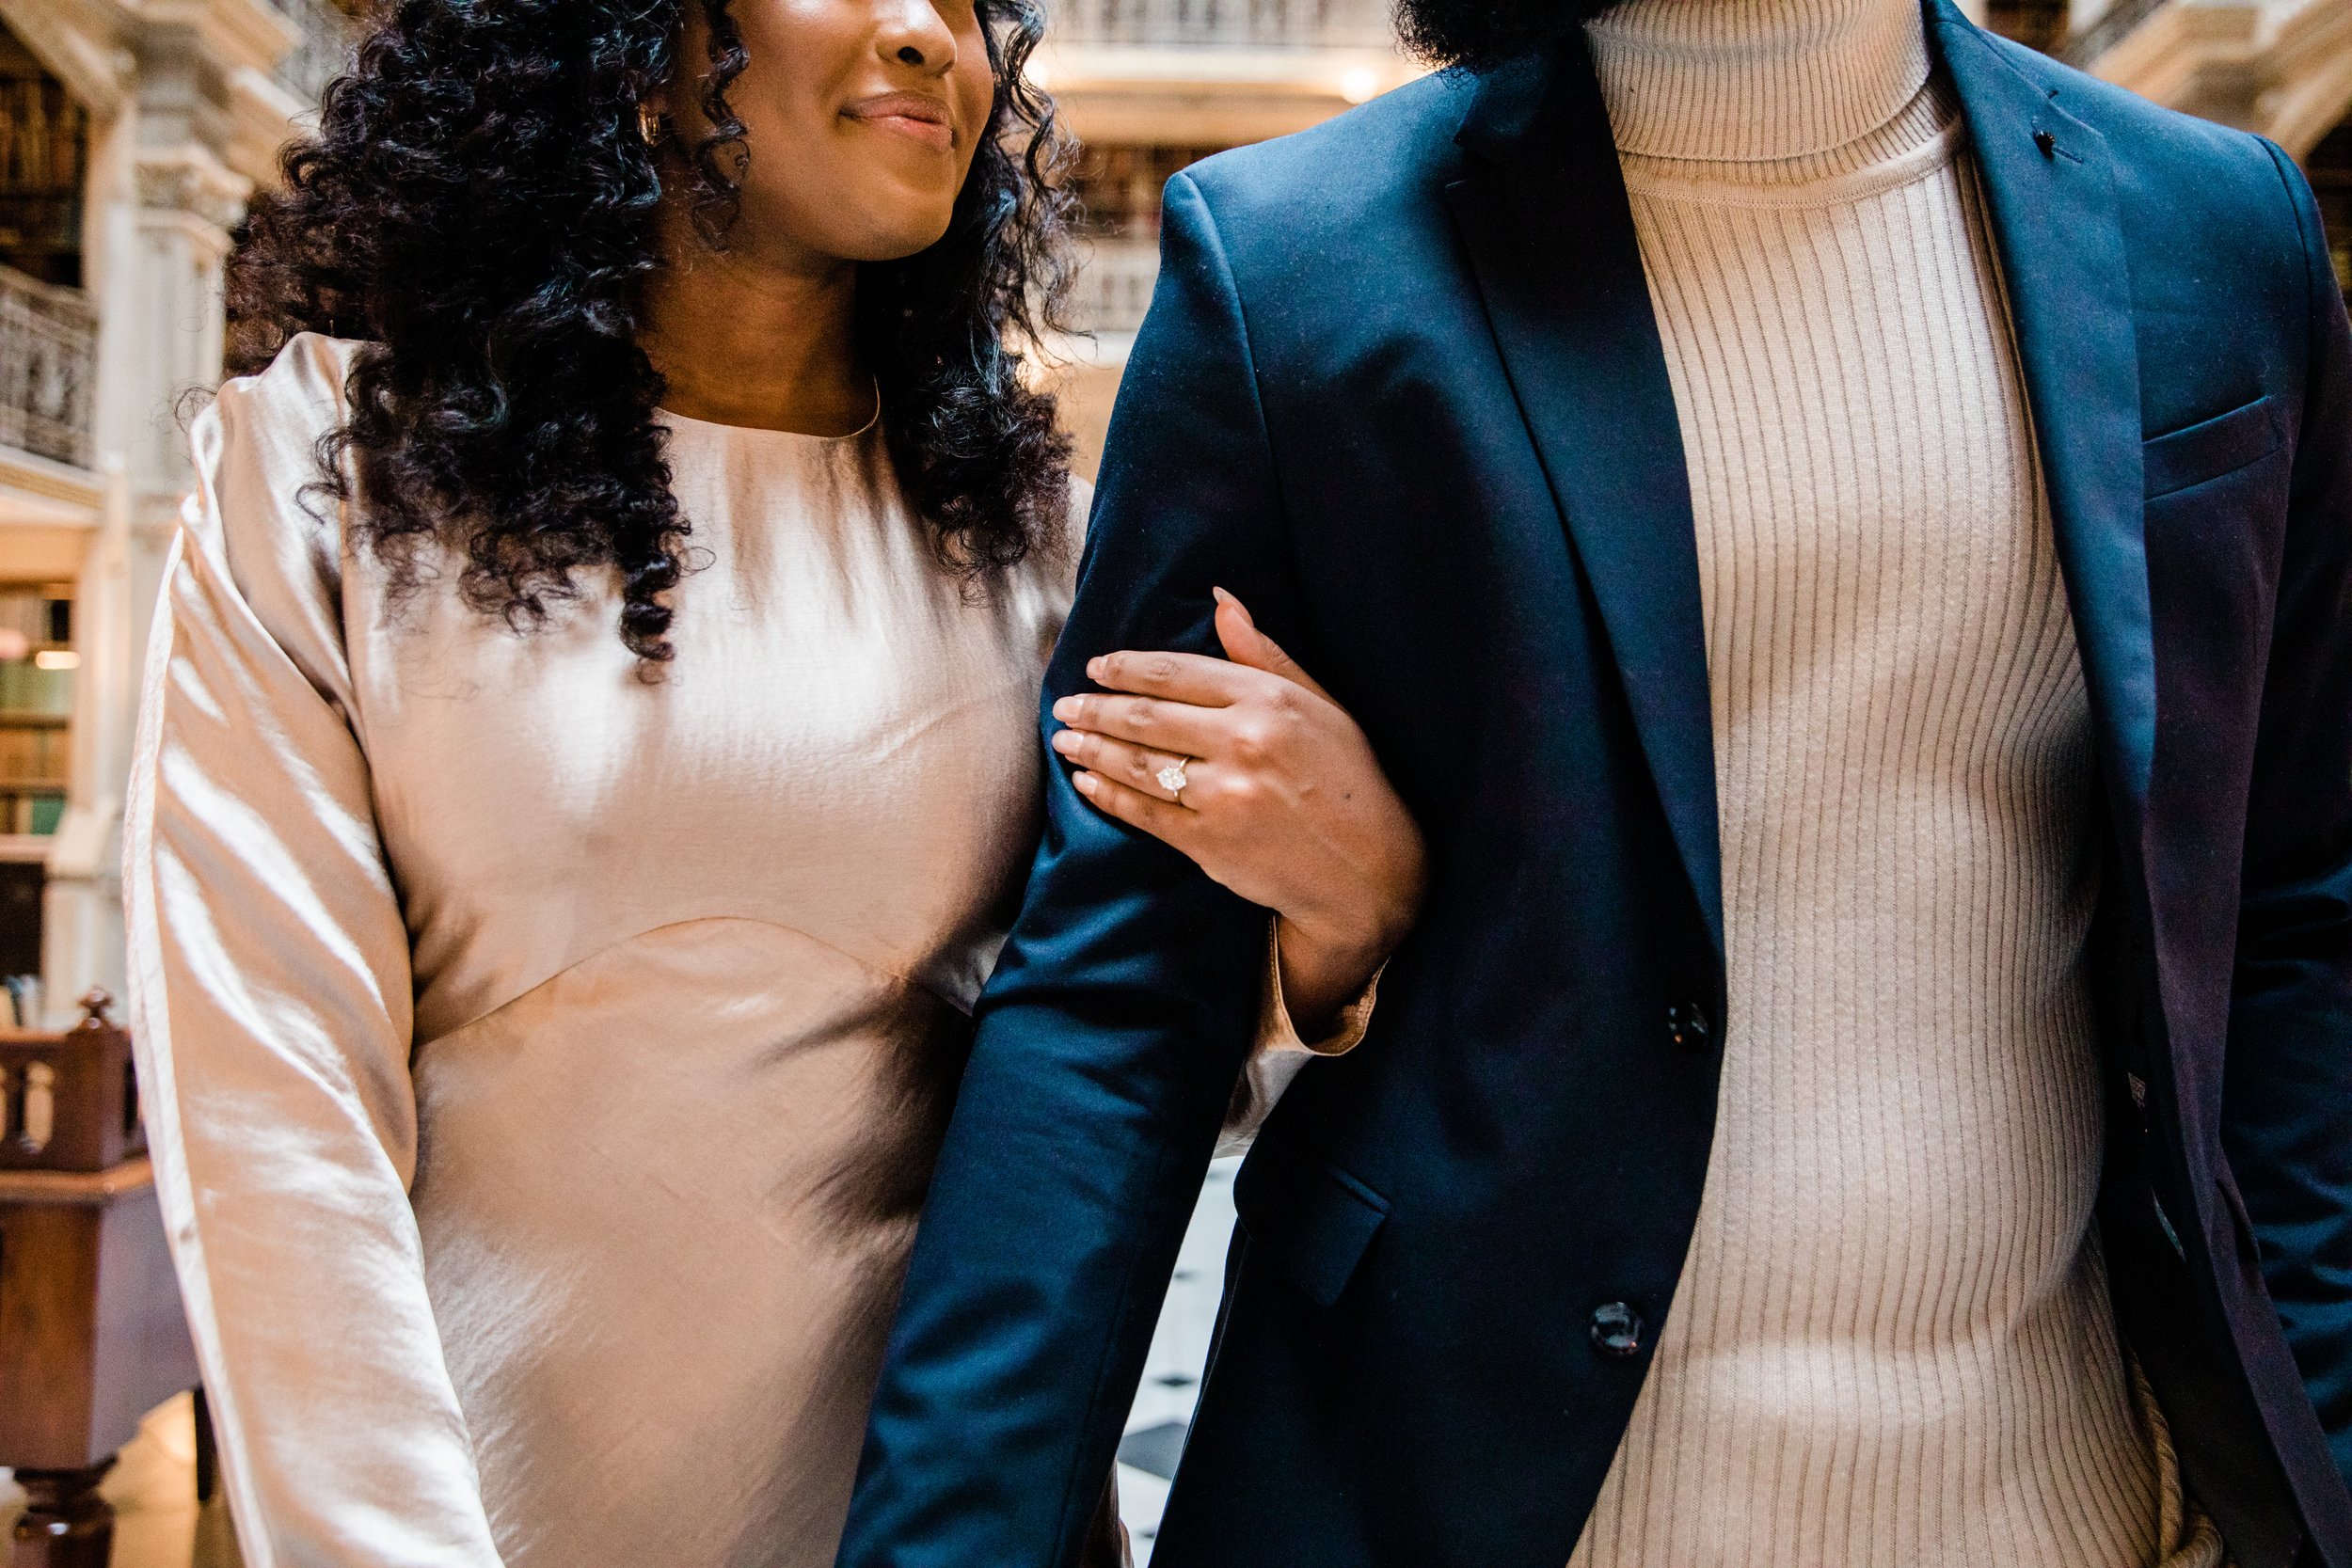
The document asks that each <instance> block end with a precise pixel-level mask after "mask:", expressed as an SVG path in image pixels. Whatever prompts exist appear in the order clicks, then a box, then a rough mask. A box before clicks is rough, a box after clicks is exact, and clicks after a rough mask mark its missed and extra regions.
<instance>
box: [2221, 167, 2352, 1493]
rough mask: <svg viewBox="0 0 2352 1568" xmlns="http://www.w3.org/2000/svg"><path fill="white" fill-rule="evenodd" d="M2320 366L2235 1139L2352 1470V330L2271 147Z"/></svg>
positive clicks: (2277, 697)
mask: <svg viewBox="0 0 2352 1568" xmlns="http://www.w3.org/2000/svg"><path fill="white" fill-rule="evenodd" d="M2271 155H2272V157H2273V159H2274V160H2276V161H2277V163H2278V165H2279V168H2280V177H2281V178H2282V179H2283V180H2284V181H2285V182H2286V185H2287V189H2288V191H2289V193H2290V196H2291V197H2292V198H2293V205H2294V207H2295V210H2296V217H2297V221H2298V225H2299V228H2300V234H2299V239H2300V243H2301V247H2302V251H2303V255H2304V261H2305V270H2306V273H2307V277H2308V287H2309V302H2310V321H2311V335H2310V350H2309V371H2308V375H2307V380H2306V384H2305V399H2304V407H2303V420H2302V427H2301V430H2300V433H2299V436H2298V438H2297V440H2296V449H2295V458H2294V472H2293V478H2292V481H2291V490H2290V492H2289V501H2288V505H2289V512H2288V517H2287V527H2286V536H2285V546H2284V550H2283V552H2282V556H2281V560H2280V573H2279V589H2278V602H2277V611H2276V620H2275V622H2274V629H2273V635H2272V644H2271V650H2270V661H2269V670H2268V673H2267V677H2266V680H2265V688H2264V698H2263V706H2262V714H2261V721H2260V723H2261V727H2260V731H2259V734H2258V736H2257V738H2256V743H2255V756H2254V771H2253V781H2252V789H2251V798H2250V800H2249V812H2248V829H2247V838H2246V856H2245V866H2244V879H2243V884H2242V885H2243V895H2242V899H2243V901H2242V905H2241V908H2240V912H2239V926H2238V949H2237V968H2236V974H2235V979H2234V985H2233V995H2232V1002H2231V1017H2230V1042H2229V1064H2228V1072H2227V1079H2226V1082H2225V1086H2224V1092H2223V1109H2222V1139H2223V1145H2224V1148H2225V1150H2226V1152H2227V1153H2228V1155H2229V1158H2230V1164H2231V1168H2232V1170H2233V1174H2234V1175H2235V1176H2236V1178H2237V1180H2238V1184H2239V1187H2240V1189H2241V1191H2242V1193H2243V1195H2244V1196H2245V1199H2246V1205H2247V1210H2248V1213H2249V1218H2250V1219H2251V1220H2252V1222H2253V1225H2254V1228H2255V1232H2256V1236H2257V1238H2258V1241H2259V1250H2260V1252H2261V1256H2262V1262H2263V1272H2264V1275H2265V1282H2266V1283H2267V1285H2268V1287H2269V1290H2270V1294H2271V1299H2272V1301H2273V1303H2274V1304H2275V1305H2276V1307H2277V1308H2278V1311H2279V1316H2280V1322H2281V1323H2282V1324H2283V1325H2284V1327H2285V1330H2286V1336H2287V1340H2288V1343H2289V1345H2290V1346H2291V1347H2292V1348H2293V1350H2294V1353H2295V1356H2296V1362H2297V1364H2298V1365H2299V1367H2300V1369H2301V1371H2302V1374H2303V1378H2304V1384H2305V1386H2306V1387H2307V1388H2308V1390H2309V1391H2310V1394H2311V1397H2312V1404H2313V1406H2314V1407H2315V1408H2316V1409H2317V1411H2318V1413H2319V1418H2320V1421H2321V1424H2322V1425H2323V1426H2324V1427H2325V1428H2326V1430H2327V1433H2328V1442H2329V1444H2330V1446H2331V1447H2332V1448H2333V1449H2334V1452H2335V1458H2336V1464H2337V1466H2338V1468H2339V1469H2341V1470H2343V1471H2344V1473H2345V1474H2346V1475H2347V1477H2352V613H2347V611H2348V610H2352V336H2348V335H2347V331H2346V326H2345V321H2344V300H2343V296H2342V294H2341V293H2339V292H2338V289H2337V285H2336V280H2335V274H2334V271H2333V269H2332V267H2331V266H2330V265H2329V262H2328V249H2327V243H2326V240H2325V239H2324V238H2323V236H2322V232H2321V228H2320V219H2319V213H2318V210H2317V208H2316V206H2315V205H2314V203H2313V202H2312V196H2311V192H2310V188H2309V187H2308V186H2307V185H2306V184H2305V183H2304V182H2303V178H2302V176H2301V175H2300V174H2299V173H2298V172H2296V169H2295V166H2294V165H2293V164H2292V163H2290V162H2288V161H2287V159H2286V157H2285V155H2284V154H2283V153H2281V152H2280V151H2279V150H2277V149H2275V148H2273V149H2272V150H2271Z"/></svg>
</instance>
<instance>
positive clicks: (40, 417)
mask: <svg viewBox="0 0 2352 1568" xmlns="http://www.w3.org/2000/svg"><path fill="white" fill-rule="evenodd" d="M97 361H98V316H97V313H96V312H95V311H93V310H92V309H90V305H89V298H88V296H87V295H86V294H84V293H82V292H81V291H80V290H79V289H59V288H56V287H53V286H51V285H50V284H47V283H40V282H36V281H35V280H34V279H32V278H30V277H25V276H24V274H23V273H21V272H17V271H15V270H13V269H12V268H8V267H0V447H14V448H16V449H17V450H18V451H29V452H32V453H34V454H35V455H37V456H40V457H48V458H54V459H56V461H57V462H60V463H71V464H72V465H73V466H74V467H79V468H87V467H90V466H91V456H90V408H91V396H90V393H91V388H92V387H93V385H94V384H95V381H96V379H97Z"/></svg>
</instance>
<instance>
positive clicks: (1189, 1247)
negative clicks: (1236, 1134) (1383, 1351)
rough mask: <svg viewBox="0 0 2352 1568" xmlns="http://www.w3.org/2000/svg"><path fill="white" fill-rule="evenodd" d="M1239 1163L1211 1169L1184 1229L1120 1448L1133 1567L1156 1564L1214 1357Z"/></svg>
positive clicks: (1123, 1506)
mask: <svg viewBox="0 0 2352 1568" xmlns="http://www.w3.org/2000/svg"><path fill="white" fill-rule="evenodd" d="M1240 1165H1241V1161H1240V1160H1238V1159H1232V1160H1219V1161H1217V1162H1216V1164H1213V1165H1211V1166H1210V1167H1209V1179H1208V1180H1207V1181H1206V1182H1204V1183H1202V1185H1201V1188H1200V1203H1199V1205H1198V1206H1197V1207H1196V1208H1195V1209H1194V1210H1193V1214H1192V1227H1191V1228H1190V1229H1188V1230H1186V1231H1185V1232H1184V1251H1183V1252H1182V1253H1181V1254H1180V1255H1179V1256H1178V1258H1177V1259H1176V1276H1175V1279H1174V1280H1173V1281H1172V1282H1171V1283H1170V1284H1169V1286H1168V1300H1167V1303H1166V1304H1165V1305H1164V1306H1163V1307H1161V1308H1160V1326H1159V1328H1158V1330H1157V1331H1156V1332H1154V1333H1153V1335H1152V1352H1151V1354H1150V1355H1149V1356H1148V1357H1147V1358H1146V1359H1145V1361H1144V1364H1143V1383H1142V1385H1141V1386H1139V1387H1138V1388H1137V1389H1136V1403H1135V1408H1134V1409H1133V1410H1132V1411H1131V1412H1129V1414H1128V1417H1127V1435H1126V1437H1125V1439H1124V1440H1122V1441H1121V1442H1120V1445H1119V1512H1120V1516H1121V1517H1122V1518H1124V1519H1125V1520H1126V1521H1127V1533H1128V1536H1129V1538H1130V1539H1131V1540H1132V1541H1133V1542H1134V1544H1135V1552H1136V1568H1142V1565H1143V1564H1144V1563H1146V1562H1148V1561H1150V1560H1151V1556H1152V1535H1153V1533H1154V1532H1155V1531H1156V1530H1157V1529H1158V1528H1159V1523H1160V1510H1161V1508H1162V1507H1163V1506H1165V1505H1166V1503H1167V1501H1168V1477H1170V1476H1172V1475H1174V1474H1175V1473H1176V1456H1177V1454H1178V1453H1179V1452H1180V1451H1182V1449H1183V1448H1184V1429H1185V1427H1186V1426H1187V1425H1189V1424H1190V1422H1191V1420H1192V1407H1193V1402H1195V1401H1196V1400H1198V1399H1199V1398H1200V1369H1201V1367H1202V1365H1203V1364H1204V1363H1205V1362H1206V1361H1207V1360H1208V1358H1209V1335H1210V1333H1211V1331H1212V1330H1213V1329H1214V1328H1215V1327H1216V1304H1217V1300H1218V1298H1219V1297H1220V1296H1222V1295H1223V1294H1224V1291H1225V1243H1226V1242H1227V1241H1228V1240H1229V1239H1230V1238H1231V1237H1232V1232H1233V1172H1234V1171H1235V1170H1236V1169H1238V1168H1239V1167H1240Z"/></svg>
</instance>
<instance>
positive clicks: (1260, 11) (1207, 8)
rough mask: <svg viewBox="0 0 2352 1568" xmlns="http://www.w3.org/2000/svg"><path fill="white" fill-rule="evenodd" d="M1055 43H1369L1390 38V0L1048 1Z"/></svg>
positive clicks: (1371, 45) (1263, 46) (1220, 45)
mask: <svg viewBox="0 0 2352 1568" xmlns="http://www.w3.org/2000/svg"><path fill="white" fill-rule="evenodd" d="M1049 3H1050V4H1051V20H1050V21H1049V22H1048V24H1047V26H1046V36H1047V37H1048V38H1049V39H1051V40H1054V41H1055V42H1057V43H1066V44H1130V45H1136V46H1140V47H1146V48H1169V47H1177V48H1209V49H1220V48H1221V49H1367V48H1385V47H1386V46H1387V45H1388V43H1389V40H1390V30H1389V7H1388V3H1387V0H1049Z"/></svg>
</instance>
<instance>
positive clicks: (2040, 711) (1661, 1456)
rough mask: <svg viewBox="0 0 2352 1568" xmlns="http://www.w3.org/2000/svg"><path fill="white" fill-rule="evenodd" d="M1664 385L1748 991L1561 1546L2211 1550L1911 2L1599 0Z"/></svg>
mask: <svg viewBox="0 0 2352 1568" xmlns="http://www.w3.org/2000/svg"><path fill="white" fill-rule="evenodd" d="M1591 37H1592V40H1593V43H1594V48H1595V53H1596V55H1597V61H1598V65H1599V69H1600V79H1601V84H1602V88H1603V91H1604V93H1605V95H1606V97H1607V100H1608V104H1609V112H1610V118H1611V120H1612V123H1613V127H1614V130H1615V133H1616V137H1617V144H1618V148H1619V151H1620V154H1621V157H1622V160H1623V163H1624V166H1625V172H1626V178H1627V183H1628V186H1629V189H1630V191H1631V193H1632V205H1633V218H1634V226H1635V229H1636V230H1637V232H1638V234H1639V237H1640V241H1641V247H1642V254H1643V259H1644V261H1645V264H1646V266H1647V269H1648V274H1649V280H1650V290H1651V295H1652V299H1653V301H1654V303H1655V305H1656V308H1657V311H1658V317H1659V324H1660V327H1661V333H1662V335H1663V338H1664V341H1665V349H1666V360H1667V367H1668V370H1669V372H1670V374H1671V377H1672V381H1673V387H1674V393H1675V399H1676V404H1677V410H1678V412H1679V414H1680V416H1681V422H1682V436H1683V442H1684V446H1685V448H1686V451H1687V454H1688V461H1689V467H1690V476H1691V491H1692V504H1693V509H1694V512H1695V520H1696V525H1697V544H1698V562H1699V578H1700V589H1701V594H1702V600H1703V606H1704V611H1705V617H1706V635H1707V651H1708V681H1709V687H1710V689H1711V692H1712V698H1713V717H1714V742H1715V768H1716V788H1717V792H1718V798H1719V802H1720V811H1721V830H1722V844H1723V870H1724V939H1725V943H1726V947H1727V954H1726V957H1727V958H1728V961H1729V968H1730V1006H1729V1019H1728V1025H1729V1026H1728V1030H1727V1035H1726V1039H1725V1047H1724V1063H1723V1080H1722V1084H1723V1086H1722V1096H1721V1109H1720V1113H1719V1119H1718V1122H1717V1126H1716V1130H1715V1141H1714V1148H1713V1153H1712V1156H1711V1164H1709V1166H1708V1179H1707V1188H1706V1196H1705V1198H1704V1200H1703V1202H1702V1204H1701V1206H1700V1212H1699V1219H1698V1226H1697V1229H1696V1232H1695V1234H1694V1235H1693V1237H1692V1243H1691V1251H1690V1256H1689V1259H1688V1262H1687V1264H1686V1266H1685V1268H1684V1272H1683V1275H1682V1283H1681V1286H1680V1288H1679V1291H1678V1293H1677V1297H1676V1302H1675V1307H1674V1310H1673V1312H1672V1314H1671V1315H1670V1317H1669V1320H1668V1322H1667V1323H1666V1326H1665V1328H1664V1331H1663V1334H1662V1337H1661V1340H1660V1343H1659V1347H1658V1353H1657V1361H1656V1364H1655V1366H1654V1367H1653V1368H1652V1369H1651V1370H1650V1373H1649V1377H1648V1381H1647V1382H1646V1384H1645V1386H1644V1388H1643V1391H1642V1397H1641V1400H1640V1402H1639V1403H1638V1404H1637V1406H1636V1408H1635V1411H1634V1415H1633V1420H1632V1424H1631V1427H1630V1429H1629V1431H1628V1432H1627V1433H1626V1437H1625V1441H1624V1444H1623V1446H1622V1447H1621V1449H1619V1451H1618V1454H1617V1457H1616V1462H1615V1465H1614V1466H1613V1468H1612V1470H1611V1471H1610V1474H1609V1478H1608V1481H1607V1482H1606V1483H1605V1485H1604V1486H1603V1487H1602V1490H1601V1494H1600V1497H1599V1500H1598V1502H1597V1504H1596V1506H1595V1509H1594V1512H1593V1514H1592V1518H1591V1522H1590V1523H1589V1525H1588V1526H1587V1527H1586V1529H1585V1533H1584V1535H1583V1538H1582V1539H1581V1542H1580V1543H1579V1544H1578V1546H1577V1548H1576V1552H1575V1556H1574V1560H1573V1562H1574V1568H1700V1565H1707V1568H1718V1565H1720V1568H1842V1565H1852V1568H1922V1565H1931V1564H1953V1565H1958V1564H1962V1563H1966V1564H1970V1565H1986V1564H1993V1565H1998V1568H2150V1565H2152V1564H2155V1563H2158V1562H2162V1561H2168V1560H2169V1561H2174V1562H2177V1563H2179V1564H2181V1565H2182V1568H2189V1565H2195V1568H2211V1565H2212V1564H2213V1563H2214V1562H2215V1561H2217V1560H2218V1557H2219V1551H2220V1548H2219V1544H2218V1542H2217V1539H2216V1538H2215V1537H2214V1536H2213V1534H2212V1533H2211V1530H2210V1528H2209V1527H2206V1526H2204V1525H2203V1523H2202V1521H2201V1520H2200V1519H2197V1518H2195V1517H2193V1516H2192V1517H2191V1518H2189V1519H2187V1520H2186V1521H2185V1520H2184V1518H2183V1516H2182V1515H2183V1510H2182V1504H2181V1498H2180V1493H2179V1486H2178V1482H2177V1480H2176V1479H2174V1476H2173V1470H2172V1466H2171V1464H2170V1462H2169V1442H2168V1441H2167V1439H2166V1437H2165V1434H2164V1433H2163V1432H2162V1429H2161V1422H2160V1419H2158V1418H2155V1417H2154V1416H2153V1407H2152V1406H2149V1405H2147V1404H2145V1402H2141V1401H2137V1400H2136V1399H2135V1397H2134V1382H2133V1379H2132V1376H2131V1373H2130V1371H2129V1370H2128V1368H2127V1365H2126V1362H2125V1359H2124V1356H2123V1354H2122V1350H2121V1348H2120V1347H2119V1345H2118V1343H2117V1339H2116V1335H2115V1330H2114V1327H2113V1324H2112V1320H2111V1318H2110V1315H2109V1311H2108V1307H2107V1305H2106V1296H2105V1286H2104V1283H2103V1277H2102V1270H2101V1264H2100V1261H2099V1255H2098V1249H2097V1245H2096V1241H2095V1237H2094V1235H2093V1231H2092V1227H2091V1211H2092V1200H2093V1196H2094V1195H2095V1192H2096V1190H2097V1185H2098V1174H2099V1164H2100V1139H2101V1132H2102V1130H2101V1114H2100V1101H2099V1090H2098V1082H2097V1072H2096V1065H2095V1054H2094V1052H2095V1047H2094V1044H2093V1041H2092V1036H2091V1021H2090V1003H2089V997H2088V992H2087V990H2086V986H2085V981H2084V975H2083V972H2082V951H2083V943H2084V936H2085V932H2086V929H2087V927H2088V925H2089V921H2090V910H2091V903H2092V898H2093V896H2094V894H2095V887H2094V876H2095V858H2094V852H2093V830H2092V827H2091V820H2090V792H2091V787H2092V783H2091V756H2090V715H2089V710H2088V707H2087V704H2086V698H2085V693H2084V687H2083V681H2082V675H2081V670H2080V664H2079V661H2078V659H2077V657H2076V653H2075V646H2074V631H2073V627H2072V626H2071V624H2070V622H2069V619H2068V615H2067V609H2066V601H2065V596H2064V593H2063V590H2062V587H2061V584H2060V581H2059V578H2058V562H2057V558H2056V555H2055V553H2054V546H2053V539H2052V534H2051V525H2050V519H2049V514H2048V510H2047V507H2046V505H2045V502H2044V499H2043V493H2042V483H2041V476H2040V473H2039V471H2038V469H2037V467H2036V458H2035V455H2034V451H2033V445H2032V441H2031V439H2030V429H2029V424H2028V417H2027V413H2026V403H2025V398H2024V394H2023V390H2022V388H2021V386H2020V383H2019V378H2018V370H2017V363H2016V356H2015V353H2014V351H2013V347H2012V344H2011V341H2010V328H2009V323H2008V316H2007V312H2006V309H2005V308H2004V306H2003V303H2002V298H2001V285H2000V280H1999V277H1998V274H1997V272H1996V270H1995V266H1994V258H1993V251H1992V246H1991V242H1990V236H1989V233H1988V231H1987V229H1986V226H1985V220H1984V211H1983V199H1982V196H1981V193H1980V191H1979V186H1978V183H1977V180H1976V174H1975V170H1974V167H1973V165H1972V163H1971V162H1970V160H1969V158H1968V156H1967V154H1966V152H1965V150H1964V133H1963V127H1962V125H1961V123H1960V119H1959V116H1958V113H1957V110H1956V106H1955V104H1954V103H1953V102H1952V100H1951V98H1950V95H1949V93H1948V90H1947V87H1945V86H1944V85H1943V84H1942V83H1941V82H1940V81H1937V80H1931V71H1930V57H1929V54H1928V48H1927V40H1926V37H1925V32H1924V27H1923V24H1922V20H1921V15H1920V10H1919V6H1918V3H1917V0H1629V3H1627V4H1624V5H1621V6H1619V7H1618V8H1615V9H1613V10H1611V11H1609V12H1607V13H1605V14H1604V15H1602V16H1601V17H1600V18H1599V20H1597V22H1595V23H1594V24H1592V27H1591Z"/></svg>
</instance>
